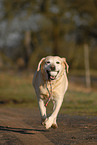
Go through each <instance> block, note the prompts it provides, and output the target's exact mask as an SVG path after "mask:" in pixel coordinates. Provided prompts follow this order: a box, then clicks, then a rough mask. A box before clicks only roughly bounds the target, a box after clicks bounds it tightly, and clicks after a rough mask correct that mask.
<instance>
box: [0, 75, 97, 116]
mask: <svg viewBox="0 0 97 145" xmlns="http://www.w3.org/2000/svg"><path fill="white" fill-rule="evenodd" d="M32 78H33V76H32V74H31V73H27V72H25V73H13V72H11V73H8V72H1V73H0V103H1V107H2V106H6V105H8V106H17V105H19V106H26V107H33V106H34V107H35V106H37V99H36V97H35V96H36V95H35V92H34V89H33V87H32ZM51 106H52V105H51V102H50V103H49V105H48V109H49V110H51V109H50V108H51ZM61 113H65V114H79V115H96V114H97V92H96V91H93V90H91V89H86V88H84V87H83V86H78V85H77V84H74V83H69V89H68V91H67V92H66V95H65V97H64V101H63V105H62V108H61Z"/></svg>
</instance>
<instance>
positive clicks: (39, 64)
mask: <svg viewBox="0 0 97 145" xmlns="http://www.w3.org/2000/svg"><path fill="white" fill-rule="evenodd" d="M44 60H45V58H44V57H43V58H42V59H41V60H40V62H39V63H38V67H37V71H39V70H40V68H41V64H42V62H43V61H44Z"/></svg>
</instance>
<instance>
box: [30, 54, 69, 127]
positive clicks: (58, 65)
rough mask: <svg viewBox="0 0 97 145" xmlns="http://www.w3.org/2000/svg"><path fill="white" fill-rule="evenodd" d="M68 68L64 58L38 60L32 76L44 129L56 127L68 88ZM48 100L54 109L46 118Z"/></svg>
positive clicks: (52, 57)
mask: <svg viewBox="0 0 97 145" xmlns="http://www.w3.org/2000/svg"><path fill="white" fill-rule="evenodd" d="M68 68H69V66H68V64H67V62H66V58H61V57H59V56H47V57H45V58H42V59H41V60H40V62H39V64H38V67H37V71H36V72H35V74H34V78H33V86H34V88H35V92H36V95H37V99H38V105H39V110H40V115H41V120H42V124H43V125H44V126H45V128H46V129H49V128H50V127H52V128H57V127H58V125H57V122H56V119H57V115H58V112H59V110H60V107H61V105H62V102H63V98H64V95H65V92H66V90H67V88H68V79H67V73H68ZM50 100H52V101H53V103H54V107H53V112H52V114H51V115H50V116H49V117H47V114H46V106H47V104H48V103H49V101H50ZM45 101H46V103H45Z"/></svg>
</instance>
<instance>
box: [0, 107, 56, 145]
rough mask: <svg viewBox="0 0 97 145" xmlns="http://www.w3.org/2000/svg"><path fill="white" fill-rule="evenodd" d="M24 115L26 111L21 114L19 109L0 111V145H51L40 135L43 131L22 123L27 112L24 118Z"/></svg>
mask: <svg viewBox="0 0 97 145" xmlns="http://www.w3.org/2000/svg"><path fill="white" fill-rule="evenodd" d="M22 110H23V109H22ZM25 113H27V110H26V112H22V111H21V109H20V110H19V109H11V108H8V109H5V108H1V109H0V145H10V144H11V145H38V144H39V145H45V144H48V145H53V143H52V142H51V141H50V140H49V139H47V138H46V137H45V136H44V135H43V134H42V133H41V132H42V131H45V130H41V129H40V130H39V129H35V128H34V127H32V126H30V125H28V124H26V123H25V122H24V119H25V117H27V116H28V114H29V110H28V114H26V116H25ZM29 115H30V114H29ZM31 117H32V118H33V116H31Z"/></svg>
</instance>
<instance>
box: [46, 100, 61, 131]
mask: <svg viewBox="0 0 97 145" xmlns="http://www.w3.org/2000/svg"><path fill="white" fill-rule="evenodd" d="M62 102H63V99H57V100H55V107H54V111H53V113H52V114H51V116H50V117H49V118H47V119H46V120H45V122H44V125H45V127H46V129H49V128H50V127H51V126H52V127H53V128H54V126H55V128H57V123H56V118H57V115H58V112H59V110H60V107H61V105H62Z"/></svg>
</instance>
